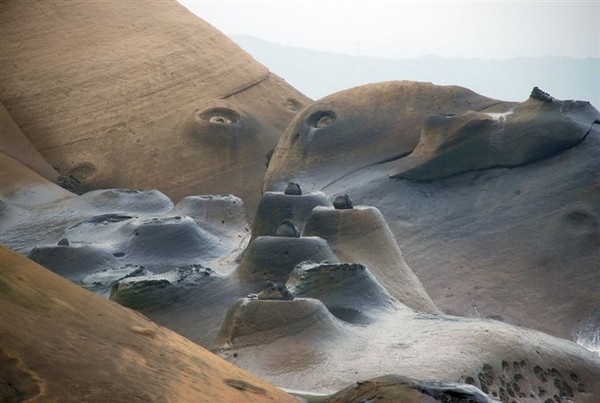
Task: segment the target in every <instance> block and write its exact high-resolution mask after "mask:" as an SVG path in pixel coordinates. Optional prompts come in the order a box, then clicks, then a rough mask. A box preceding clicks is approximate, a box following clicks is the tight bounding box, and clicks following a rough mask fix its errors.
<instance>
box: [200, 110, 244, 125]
mask: <svg viewBox="0 0 600 403" xmlns="http://www.w3.org/2000/svg"><path fill="white" fill-rule="evenodd" d="M198 117H199V118H200V119H202V120H205V121H207V122H210V123H214V124H218V125H234V124H236V123H238V122H239V121H240V120H241V118H242V117H241V116H240V114H239V113H237V112H236V111H234V110H233V109H229V108H210V109H206V110H204V111H202V112H200V113H199V114H198Z"/></svg>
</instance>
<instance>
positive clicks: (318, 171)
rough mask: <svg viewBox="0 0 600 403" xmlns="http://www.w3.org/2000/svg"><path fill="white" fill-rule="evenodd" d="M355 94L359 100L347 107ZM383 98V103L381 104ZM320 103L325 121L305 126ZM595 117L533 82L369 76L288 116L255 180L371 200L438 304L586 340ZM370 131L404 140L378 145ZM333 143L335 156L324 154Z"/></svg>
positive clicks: (595, 230)
mask: <svg viewBox="0 0 600 403" xmlns="http://www.w3.org/2000/svg"><path fill="white" fill-rule="evenodd" d="M417 89H418V91H417ZM408 90H411V91H410V95H411V96H410V97H397V96H396V94H398V93H400V94H401V93H403V91H408ZM358 95H360V97H359V96H358ZM527 95H529V91H528V90H527V91H524V98H526V97H527ZM352 99H356V100H355V101H351V100H352ZM357 100H360V103H361V105H363V107H362V108H355V107H349V106H348V105H355V103H356V102H358V101H357ZM383 100H387V101H386V102H388V103H389V105H387V106H386V108H387V109H386V110H390V111H394V113H393V114H392V113H389V114H381V112H380V111H381V106H380V105H381V103H382V102H383ZM319 110H329V111H331V113H332V114H335V115H336V119H335V120H327V122H328V123H329V124H328V125H325V124H323V125H321V127H313V128H312V129H310V127H311V126H310V124H309V123H310V121H311V119H312V117H311V116H312V113H314V111H319ZM374 115H377V116H379V115H381V120H373V116H374ZM361 122H362V123H361ZM598 122H600V119H599V118H598V111H597V110H595V109H594V108H593V107H592V106H591V105H590V104H589V103H587V102H581V101H560V100H556V99H554V98H552V97H550V96H548V95H547V94H544V93H543V92H542V91H541V90H539V89H538V90H534V91H533V93H532V94H531V97H530V98H528V99H526V100H525V101H524V102H521V103H515V102H502V101H497V100H490V99H488V98H485V97H481V98H479V96H477V95H476V94H475V95H474V94H473V93H471V92H470V91H468V90H466V89H459V88H456V87H444V86H435V85H431V84H423V83H410V82H396V83H382V84H370V85H366V86H363V87H358V88H354V89H349V90H346V91H341V92H339V93H337V94H332V95H330V96H327V97H325V98H323V99H321V100H319V101H316V102H315V103H313V104H312V105H311V106H310V107H309V108H307V109H306V110H304V111H303V112H302V113H300V114H299V115H298V116H296V118H295V119H294V121H293V122H292V123H291V124H290V126H289V127H288V129H287V131H286V133H285V135H284V136H283V137H282V139H281V141H280V143H279V145H278V147H277V149H276V151H275V153H274V155H273V158H272V161H271V164H270V166H269V170H268V172H267V175H266V176H265V183H264V189H265V190H267V191H274V190H282V189H283V188H284V186H285V183H286V182H289V181H293V182H298V183H301V184H302V186H303V189H305V190H306V191H323V192H325V193H326V194H327V195H328V196H329V197H331V198H332V197H334V196H335V195H339V194H349V195H350V196H351V197H352V199H353V201H354V204H356V205H371V206H374V207H377V208H378V209H379V210H381V212H382V213H383V215H384V217H385V218H386V221H387V222H388V224H389V226H390V228H391V230H392V232H393V233H394V235H395V237H396V239H397V241H398V245H399V246H400V248H401V249H402V253H403V256H404V259H405V260H406V262H407V263H408V265H409V266H410V268H411V269H412V270H413V271H414V272H415V274H416V275H417V276H418V277H419V280H420V281H421V282H422V283H423V285H424V287H425V288H426V289H427V291H428V293H429V295H430V296H431V297H432V298H433V300H434V302H435V303H436V305H437V306H438V307H439V308H440V309H441V310H442V311H444V312H446V313H453V314H458V315H467V316H475V317H491V318H496V319H500V320H503V321H507V322H510V323H514V324H519V325H523V326H528V327H533V328H535V329H539V330H542V331H546V332H550V333H552V334H554V335H558V336H561V337H565V338H570V339H573V340H574V339H577V338H580V337H583V336H581V334H582V333H585V334H587V336H585V335H584V336H585V337H588V338H589V337H591V336H590V332H591V333H592V334H593V333H594V332H597V331H598V329H600V322H599V317H598V315H597V314H596V313H595V312H598V311H600V300H598V298H596V294H597V292H596V290H595V288H596V287H595V284H597V283H598V282H599V281H600V278H599V273H600V272H599V271H598V270H597V269H598V268H599V267H600V266H599V264H598V262H599V261H600V230H599V228H600V209H599V207H598V206H600V186H599V181H598V178H599V176H598V172H600V158H599V155H600V125H599V124H598ZM324 123H325V122H324ZM353 128H360V131H357V130H354V129H353ZM384 129H385V130H384ZM309 132H311V133H312V135H311V136H308V133H309ZM359 132H360V133H364V136H363V137H364V138H363V137H361V138H360V140H357V136H359ZM295 134H300V136H299V137H298V140H297V141H294V135H295ZM325 134H326V135H325ZM309 140H310V141H309ZM369 141H372V142H373V143H374V144H376V145H377V144H384V145H386V146H387V148H388V149H392V148H393V147H399V145H403V147H404V148H403V149H402V150H403V151H402V150H400V148H398V149H397V150H396V151H394V152H393V153H390V152H388V151H385V152H381V153H380V152H379V151H377V150H378V148H376V147H375V146H373V147H369V146H368V144H364V143H368V142H369ZM361 142H364V143H361ZM332 149H337V150H339V152H337V153H336V155H338V156H337V157H333V158H325V157H324V156H325V155H329V154H330V151H331V150H332ZM413 150H414V151H413ZM392 154H395V156H394V155H392ZM378 156H379V157H378ZM404 168H406V169H404ZM401 169H402V174H400V170H401ZM411 172H412V173H411ZM390 173H391V174H392V175H393V176H397V177H395V178H390V176H389V175H390ZM395 173H397V174H398V175H395ZM349 211H351V210H349ZM319 236H321V235H319ZM334 249H335V248H334ZM365 265H366V266H369V265H368V264H365ZM391 291H392V290H390V292H391ZM590 329H593V330H590ZM585 337H584V338H585Z"/></svg>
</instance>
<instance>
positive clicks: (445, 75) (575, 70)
mask: <svg viewBox="0 0 600 403" xmlns="http://www.w3.org/2000/svg"><path fill="white" fill-rule="evenodd" d="M231 38H232V39H233V40H234V41H235V42H236V43H237V44H239V45H240V46H241V47H242V48H243V49H244V50H246V51H247V52H248V53H250V54H251V55H252V56H253V57H254V58H255V59H256V60H258V61H259V62H260V63H262V64H264V65H265V66H267V67H268V68H269V69H270V70H271V71H273V72H274V73H275V74H277V75H279V76H281V77H283V78H285V80H286V81H287V82H289V83H290V84H292V85H293V86H294V87H296V88H297V89H298V90H300V91H302V92H303V93H304V94H306V95H308V96H309V97H311V98H313V99H318V98H321V97H323V96H325V95H328V94H331V93H333V92H337V91H339V90H342V89H345V88H349V87H354V86H357V85H360V84H365V83H370V82H378V81H389V80H414V81H429V82H432V83H434V84H439V85H447V84H456V85H460V86H463V87H467V88H469V89H471V90H473V91H475V92H477V93H480V94H482V95H485V96H488V97H492V98H497V99H501V100H506V101H523V100H525V99H526V98H527V97H528V96H529V93H530V92H531V89H532V87H534V86H538V87H540V88H542V89H543V90H544V91H546V92H548V93H550V94H551V95H552V96H554V97H556V98H559V99H577V100H586V101H590V102H591V103H592V104H593V105H594V106H595V107H596V108H600V74H599V73H600V59H597V58H586V59H574V58H567V57H544V58H513V59H508V60H485V59H474V58H472V59H446V58H441V57H437V56H426V57H420V58H412V59H395V60H394V59H379V58H375V57H369V56H349V55H341V54H335V53H327V52H320V51H314V50H308V49H302V48H296V47H291V46H282V45H279V44H275V43H271V42H267V41H264V40H262V39H258V38H255V37H252V36H247V35H231Z"/></svg>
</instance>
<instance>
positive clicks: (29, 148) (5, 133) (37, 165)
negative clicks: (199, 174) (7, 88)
mask: <svg viewBox="0 0 600 403" xmlns="http://www.w3.org/2000/svg"><path fill="white" fill-rule="evenodd" d="M0 135H1V136H2V137H1V139H2V141H0V153H2V154H4V155H5V156H7V157H10V158H12V159H15V160H16V161H18V162H20V163H21V164H23V165H25V166H26V167H28V168H29V169H31V170H32V171H33V172H36V173H38V174H39V175H41V176H42V177H44V178H46V179H48V180H49V181H51V182H54V183H56V182H57V181H58V178H59V176H60V174H59V173H58V172H57V171H56V170H55V169H54V168H52V166H51V165H50V164H49V163H48V161H46V160H45V159H44V157H42V155H41V154H40V153H39V152H38V150H37V149H36V148H35V146H34V145H33V144H31V142H30V141H29V139H27V137H25V135H24V134H23V132H22V131H21V129H20V128H19V126H17V124H16V123H15V121H14V120H13V119H12V117H11V116H10V114H9V113H8V111H7V110H6V108H5V107H4V104H2V103H1V102H0ZM3 164H4V163H3Z"/></svg>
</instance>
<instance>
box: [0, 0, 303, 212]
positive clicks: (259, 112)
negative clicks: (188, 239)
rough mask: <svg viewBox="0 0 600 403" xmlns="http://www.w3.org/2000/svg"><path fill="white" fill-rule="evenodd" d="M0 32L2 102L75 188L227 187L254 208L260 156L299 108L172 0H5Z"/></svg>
mask: <svg viewBox="0 0 600 403" xmlns="http://www.w3.org/2000/svg"><path fill="white" fill-rule="evenodd" d="M0 27H1V28H0V29H1V35H0V54H1V57H2V69H0V83H1V86H2V94H1V95H0V100H1V101H2V103H3V104H4V105H5V106H6V109H7V110H8V111H9V112H10V114H11V115H12V117H13V119H14V120H15V122H16V123H17V124H18V125H19V126H20V127H21V129H22V131H23V133H24V134H25V136H26V137H27V139H28V140H29V141H30V142H31V143H32V144H33V145H34V146H35V148H36V149H37V150H39V152H40V153H41V154H42V155H43V157H45V159H46V160H47V161H48V162H49V163H50V165H51V166H52V167H55V168H56V170H57V171H58V172H60V174H62V175H71V176H73V177H74V178H76V179H77V180H78V181H79V182H80V183H81V186H82V189H83V190H90V189H98V188H107V187H136V188H150V189H159V190H161V191H162V192H164V193H165V194H167V195H168V196H169V197H171V198H173V199H174V200H175V201H178V200H179V199H181V198H182V197H184V196H187V195H193V194H209V193H211V194H220V193H233V190H234V189H235V191H236V194H237V195H239V196H241V197H242V198H244V200H245V201H246V203H248V204H249V206H250V210H251V211H253V209H254V208H255V206H256V202H257V201H258V197H259V196H260V186H261V180H262V177H263V176H264V173H265V166H264V162H263V160H264V155H265V154H266V152H267V151H268V150H269V149H272V148H273V147H274V146H275V144H276V143H277V140H278V138H279V137H280V135H281V133H282V132H283V130H284V129H285V127H286V125H287V124H288V122H289V121H290V120H291V119H292V117H293V116H294V115H295V114H296V112H297V111H298V109H299V108H301V107H302V106H303V105H305V104H306V103H307V102H308V101H309V100H308V99H307V98H306V97H305V96H303V95H302V94H300V93H299V92H298V91H296V90H294V89H293V88H292V87H290V86H289V85H287V84H286V83H285V82H284V81H283V80H281V79H280V78H278V77H276V76H275V75H273V74H271V73H270V72H269V71H268V70H267V69H266V68H265V67H263V66H261V65H260V64H258V63H257V62H256V61H254V60H253V59H252V58H251V57H250V56H249V55H248V54H246V53H245V52H244V51H242V50H241V49H240V48H239V47H238V46H237V45H235V44H234V43H233V42H232V41H230V40H229V39H228V38H226V37H225V36H224V35H222V34H221V33H220V32H218V31H217V30H216V29H214V28H213V27H211V26H210V25H208V24H207V23H205V22H204V21H202V20H200V19H199V18H197V17H196V16H194V15H193V14H191V13H190V12H189V11H188V10H186V9H185V8H184V7H183V6H181V5H179V4H178V3H177V2H176V1H172V0H161V1H152V2H142V3H140V2H138V1H131V0H125V1H119V2H111V3H110V4H109V3H106V2H90V1H72V2H63V1H51V2H41V3H38V2H30V1H26V2H20V1H3V2H2V3H1V4H0ZM5 135H6V134H5V133H3V134H2V136H3V142H4V137H5ZM32 162H33V161H32ZM33 168H34V169H35V170H37V172H38V173H40V174H42V175H44V176H46V177H47V176H48V172H49V168H48V167H47V166H41V165H39V164H36V165H35V167H33Z"/></svg>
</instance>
